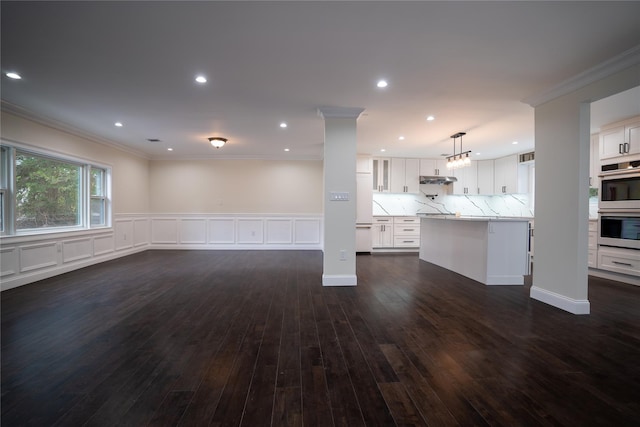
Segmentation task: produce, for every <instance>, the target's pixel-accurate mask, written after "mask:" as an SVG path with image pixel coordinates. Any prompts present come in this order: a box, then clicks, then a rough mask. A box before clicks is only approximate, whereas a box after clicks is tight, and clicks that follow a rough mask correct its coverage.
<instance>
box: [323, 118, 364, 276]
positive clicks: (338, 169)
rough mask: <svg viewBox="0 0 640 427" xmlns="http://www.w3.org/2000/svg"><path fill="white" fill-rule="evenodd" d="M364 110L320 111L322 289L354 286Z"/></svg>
mask: <svg viewBox="0 0 640 427" xmlns="http://www.w3.org/2000/svg"><path fill="white" fill-rule="evenodd" d="M363 110H364V109H363V108H337V107H324V108H319V109H318V113H319V114H320V115H322V117H324V189H323V195H324V203H323V204H324V260H323V272H322V285H323V286H355V285H357V282H358V281H357V277H356V152H357V138H356V120H357V119H358V116H359V115H360V113H362V111H363Z"/></svg>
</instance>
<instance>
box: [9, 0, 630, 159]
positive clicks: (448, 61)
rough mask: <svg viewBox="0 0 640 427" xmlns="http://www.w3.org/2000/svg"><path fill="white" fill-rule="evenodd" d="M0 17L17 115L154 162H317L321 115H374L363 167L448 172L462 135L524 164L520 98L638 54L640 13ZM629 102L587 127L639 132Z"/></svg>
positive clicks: (152, 11)
mask: <svg viewBox="0 0 640 427" xmlns="http://www.w3.org/2000/svg"><path fill="white" fill-rule="evenodd" d="M0 7H1V15H2V16H1V19H2V29H1V31H2V41H1V42H2V57H1V60H2V62H1V66H2V72H3V76H2V83H1V84H2V86H1V90H2V99H3V101H4V106H5V107H10V108H11V109H13V110H16V109H18V108H22V109H24V110H25V111H27V112H28V113H29V114H33V115H34V116H36V117H40V118H43V119H47V120H52V121H55V122H59V123H62V124H64V125H67V126H70V127H73V128H77V129H79V130H82V131H83V132H85V133H87V134H90V135H94V136H95V137H96V138H99V139H101V140H106V141H110V142H113V143H116V144H119V145H122V146H127V147H129V148H130V149H133V150H136V151H137V152H140V153H144V155H145V156H147V157H149V158H158V159H162V158H244V157H252V158H287V157H291V158H299V159H301V158H302V159H303V158H322V143H323V126H324V123H323V120H322V118H321V117H319V116H318V115H317V108H318V107H322V106H337V107H363V108H365V111H364V113H363V115H362V116H361V117H360V119H359V120H358V151H359V152H362V153H372V154H374V155H379V154H380V149H382V148H385V149H386V150H387V151H386V153H385V155H390V156H415V157H434V156H439V155H441V154H445V153H448V154H451V153H452V151H453V147H452V140H451V139H450V138H449V136H450V135H452V134H454V133H456V132H459V131H463V132H467V135H466V136H465V137H464V138H463V145H464V146H463V148H464V149H465V150H467V149H471V150H473V151H474V152H480V153H482V154H481V155H480V156H478V157H477V158H495V157H499V156H503V155H507V154H511V153H514V152H521V151H525V150H530V149H533V148H534V135H533V109H532V108H531V107H530V106H528V105H526V104H525V103H523V102H522V100H523V99H524V98H526V97H529V96H532V95H535V94H536V93H540V92H542V91H545V90H546V89H548V88H550V87H552V86H554V85H556V84H557V83H559V82H562V81H564V80H566V79H568V78H570V77H572V76H574V75H576V74H578V73H580V72H582V71H584V70H586V69H588V68H591V67H593V66H595V65H597V64H600V63H602V62H603V61H605V60H607V59H609V58H611V57H614V56H616V55H618V54H620V53H622V52H624V51H627V50H628V49H631V48H633V47H635V46H637V45H639V44H640V25H639V18H638V17H639V16H640V2H638V1H634V2H609V1H604V2H596V1H589V2H537V1H532V2H451V1H450V2H396V1H393V2H365V1H355V2H329V1H326V2H324V1H321V2H268V1H262V2H184V1H182V2H55V1H52V2H37V3H36V2H10V1H2V2H1V3H0ZM7 71H18V72H19V73H21V74H22V76H23V79H22V80H19V81H14V80H10V79H8V78H7V77H5V76H4V73H5V72H7ZM199 73H202V74H205V75H206V76H207V77H208V79H209V80H208V83H206V84H204V85H200V84H197V83H195V82H194V78H195V76H196V75H197V74H199ZM380 78H385V79H387V80H388V82H389V86H388V87H387V88H386V89H384V90H381V89H378V88H377V87H376V82H377V80H378V79H380ZM629 96H631V97H630V98H629V99H630V100H629V99H628V100H627V104H630V107H629V105H627V107H629V108H631V109H633V107H637V108H638V111H627V110H620V111H618V107H616V105H618V104H617V103H616V102H609V104H608V105H606V104H602V105H605V106H604V107H603V108H601V109H600V110H604V111H600V112H598V113H597V114H595V110H597V109H596V108H595V107H594V117H593V124H594V125H596V124H597V122H598V120H604V119H600V117H605V116H606V120H605V122H606V121H610V120H615V119H619V118H624V117H627V116H630V115H633V114H640V105H637V104H638V103H637V102H634V100H637V99H638V98H637V92H636V93H635V94H630V95H629V94H627V97H629ZM614 109H615V111H614ZM598 114H599V115H598ZM428 115H434V116H435V117H436V120H434V121H433V122H428V121H427V120H426V117H427V116H428ZM116 121H121V122H123V123H124V126H123V127H122V128H116V127H115V126H114V122H116ZM282 121H286V122H287V123H288V127H287V128H286V129H282V128H280V127H279V124H280V122H282ZM602 123H604V122H602ZM602 123H601V124H602ZM400 135H402V136H404V137H405V139H404V140H403V141H399V140H398V137H399V136H400ZM209 136H223V137H226V138H228V139H229V143H228V144H227V145H226V146H225V147H224V148H222V149H219V150H216V149H214V148H212V147H211V146H210V145H209V143H208V141H207V139H206V138H207V137H209ZM147 138H158V139H160V140H161V141H160V142H155V143H152V142H148V141H147ZM513 141H518V142H519V143H518V145H513V144H512V142H513ZM169 147H171V148H173V149H174V151H172V152H168V151H167V148H169ZM284 148H290V150H291V151H289V152H286V153H285V152H284V151H283V150H284ZM457 150H458V151H459V148H458V149H457Z"/></svg>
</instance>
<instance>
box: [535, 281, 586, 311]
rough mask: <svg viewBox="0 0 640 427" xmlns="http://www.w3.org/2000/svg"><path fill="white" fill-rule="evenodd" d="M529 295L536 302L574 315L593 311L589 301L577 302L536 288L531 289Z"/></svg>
mask: <svg viewBox="0 0 640 427" xmlns="http://www.w3.org/2000/svg"><path fill="white" fill-rule="evenodd" d="M529 295H530V296H531V298H533V299H535V300H538V301H541V302H543V303H545V304H549V305H552V306H554V307H556V308H559V309H561V310H564V311H568V312H569V313H572V314H589V313H590V311H591V305H590V303H589V300H576V299H573V298H569V297H566V296H564V295H560V294H557V293H555V292H551V291H548V290H546V289H542V288H538V287H535V286H532V287H531V291H530V292H529Z"/></svg>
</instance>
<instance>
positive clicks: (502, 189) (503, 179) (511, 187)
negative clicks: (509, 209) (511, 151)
mask: <svg viewBox="0 0 640 427" xmlns="http://www.w3.org/2000/svg"><path fill="white" fill-rule="evenodd" d="M493 167H494V171H493V177H494V194H511V193H517V192H518V155H513V156H507V157H502V158H500V159H495V160H494V162H493Z"/></svg>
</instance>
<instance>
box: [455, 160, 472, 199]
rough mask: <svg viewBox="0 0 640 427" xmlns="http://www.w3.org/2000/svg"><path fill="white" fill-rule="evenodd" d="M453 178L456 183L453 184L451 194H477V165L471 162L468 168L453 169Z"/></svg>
mask: <svg viewBox="0 0 640 427" xmlns="http://www.w3.org/2000/svg"><path fill="white" fill-rule="evenodd" d="M453 176H455V177H456V179H457V181H456V182H454V183H453V194H464V195H466V196H468V195H476V194H478V164H477V162H474V161H473V160H472V161H471V164H470V165H469V166H465V167H462V168H458V169H454V170H453Z"/></svg>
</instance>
